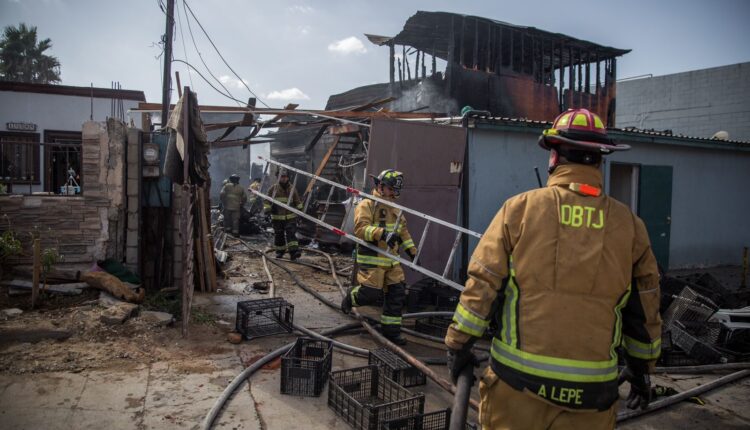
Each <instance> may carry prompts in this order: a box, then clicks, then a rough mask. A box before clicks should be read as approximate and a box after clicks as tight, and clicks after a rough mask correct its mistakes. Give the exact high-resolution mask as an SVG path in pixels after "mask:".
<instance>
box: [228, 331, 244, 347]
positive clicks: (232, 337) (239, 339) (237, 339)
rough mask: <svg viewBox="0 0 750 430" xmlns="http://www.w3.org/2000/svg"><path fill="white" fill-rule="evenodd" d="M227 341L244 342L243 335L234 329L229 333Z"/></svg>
mask: <svg viewBox="0 0 750 430" xmlns="http://www.w3.org/2000/svg"><path fill="white" fill-rule="evenodd" d="M227 341H229V343H234V344H238V343H241V342H242V335H241V334H239V333H237V332H235V331H233V332H231V333H229V334H227Z"/></svg>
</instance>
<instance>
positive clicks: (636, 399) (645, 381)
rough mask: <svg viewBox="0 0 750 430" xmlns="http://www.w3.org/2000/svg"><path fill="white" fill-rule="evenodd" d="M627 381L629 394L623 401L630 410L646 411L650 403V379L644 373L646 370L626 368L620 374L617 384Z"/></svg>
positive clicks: (632, 367)
mask: <svg viewBox="0 0 750 430" xmlns="http://www.w3.org/2000/svg"><path fill="white" fill-rule="evenodd" d="M625 381H628V382H629V383H630V393H628V398H627V400H626V401H625V403H626V404H627V406H628V408H630V409H638V408H641V409H646V408H647V407H648V404H649V403H650V402H651V377H649V376H648V373H646V369H638V368H637V367H634V366H630V365H628V366H626V367H625V369H623V370H622V372H621V373H620V378H619V379H618V381H617V382H618V384H622V383H623V382H625Z"/></svg>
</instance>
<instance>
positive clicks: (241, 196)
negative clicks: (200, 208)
mask: <svg viewBox="0 0 750 430" xmlns="http://www.w3.org/2000/svg"><path fill="white" fill-rule="evenodd" d="M219 197H220V200H221V206H222V209H223V215H224V229H225V230H227V231H228V232H229V233H231V234H233V235H234V236H239V235H240V208H242V206H243V205H244V204H245V202H246V201H247V195H246V194H245V190H244V189H242V186H241V185H240V176H239V175H237V174H236V173H235V174H232V175H231V176H229V181H228V182H225V183H224V186H223V187H222V188H221V193H220V195H219Z"/></svg>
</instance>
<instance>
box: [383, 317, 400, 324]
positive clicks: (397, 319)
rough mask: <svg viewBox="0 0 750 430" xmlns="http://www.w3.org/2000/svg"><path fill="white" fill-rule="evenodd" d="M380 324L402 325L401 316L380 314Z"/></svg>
mask: <svg viewBox="0 0 750 430" xmlns="http://www.w3.org/2000/svg"><path fill="white" fill-rule="evenodd" d="M380 324H383V325H401V317H392V316H388V315H380Z"/></svg>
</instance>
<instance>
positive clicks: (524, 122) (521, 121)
mask: <svg viewBox="0 0 750 430" xmlns="http://www.w3.org/2000/svg"><path fill="white" fill-rule="evenodd" d="M469 118H470V119H472V120H474V121H479V122H482V123H487V124H493V123H494V124H504V125H515V126H519V127H543V128H547V127H551V126H552V122H550V121H535V120H530V119H526V118H508V117H493V116H489V115H482V114H469ZM460 119H461V118H452V120H455V121H456V122H458V121H460ZM607 131H608V132H610V133H611V132H614V133H617V134H622V135H632V136H641V137H660V138H670V139H678V140H689V141H697V142H702V143H714V144H731V145H733V146H739V147H748V148H750V142H747V141H741V140H719V139H712V138H709V137H698V136H686V135H683V134H675V133H671V132H667V131H658V130H643V129H639V128H635V127H627V128H617V127H610V128H608V129H607Z"/></svg>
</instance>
